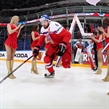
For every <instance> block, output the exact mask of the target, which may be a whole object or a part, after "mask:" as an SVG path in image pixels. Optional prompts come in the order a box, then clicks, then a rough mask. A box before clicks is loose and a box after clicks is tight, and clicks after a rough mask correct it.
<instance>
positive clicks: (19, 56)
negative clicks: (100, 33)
mask: <svg viewBox="0 0 109 109" xmlns="http://www.w3.org/2000/svg"><path fill="white" fill-rule="evenodd" d="M92 54H93V53H92ZM31 55H32V52H31V51H16V53H15V57H14V60H15V61H17V62H23V61H24V60H26V59H27V58H29V57H30V56H31ZM44 56H45V51H43V50H42V51H40V53H39V56H38V57H37V62H38V63H40V64H43V63H44V62H43V58H44ZM72 57H73V56H72ZM58 58H59V57H57V58H56V59H55V60H54V63H56V62H57V60H58ZM93 59H94V55H93ZM0 60H6V52H5V51H0ZM82 60H83V61H82V63H81V64H72V66H87V67H89V66H90V65H89V59H88V56H87V53H86V52H84V53H83V54H82ZM28 62H31V59H30V60H29V61H28ZM103 65H104V66H106V65H107V55H106V53H104V54H103Z"/></svg>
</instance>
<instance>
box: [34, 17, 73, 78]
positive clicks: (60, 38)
mask: <svg viewBox="0 0 109 109" xmlns="http://www.w3.org/2000/svg"><path fill="white" fill-rule="evenodd" d="M40 22H41V25H42V27H41V35H40V39H39V42H38V44H37V46H36V47H35V48H34V51H33V54H34V56H37V55H38V53H39V50H40V47H41V45H42V44H43V42H44V40H45V37H46V38H48V39H51V40H52V42H53V43H51V45H50V47H49V48H48V50H47V51H46V53H45V57H44V63H45V65H46V68H47V70H48V73H46V74H45V75H44V76H45V77H46V78H50V77H54V75H55V71H54V69H53V65H52V61H53V59H54V58H55V56H56V55H58V56H62V66H63V67H64V68H69V66H70V63H71V46H70V43H69V41H70V39H71V34H70V32H69V31H67V30H66V29H65V28H64V27H63V26H62V25H61V24H59V23H58V22H55V21H51V20H50V18H49V16H48V15H43V16H41V18H40Z"/></svg>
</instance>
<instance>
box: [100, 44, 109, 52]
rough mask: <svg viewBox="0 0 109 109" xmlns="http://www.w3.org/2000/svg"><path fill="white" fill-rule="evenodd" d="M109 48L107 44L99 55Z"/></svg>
mask: <svg viewBox="0 0 109 109" xmlns="http://www.w3.org/2000/svg"><path fill="white" fill-rule="evenodd" d="M108 46H109V43H108V44H107V45H106V46H105V47H104V49H103V50H102V51H101V53H103V52H104V50H106V48H107V47H108Z"/></svg>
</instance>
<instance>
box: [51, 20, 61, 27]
mask: <svg viewBox="0 0 109 109" xmlns="http://www.w3.org/2000/svg"><path fill="white" fill-rule="evenodd" d="M51 25H53V26H55V27H62V25H61V24H60V23H58V22H56V21H51Z"/></svg>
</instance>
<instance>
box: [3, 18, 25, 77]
mask: <svg viewBox="0 0 109 109" xmlns="http://www.w3.org/2000/svg"><path fill="white" fill-rule="evenodd" d="M18 22H19V17H18V16H13V17H12V18H11V21H10V23H8V25H7V31H8V38H7V39H6V41H5V43H4V44H5V48H6V53H7V60H6V65H7V69H8V74H10V73H11V72H12V69H13V63H14V61H13V59H14V55H15V51H16V49H17V47H18V45H17V38H18V36H19V34H20V31H21V29H22V28H23V27H24V25H21V24H20V25H18ZM9 78H10V79H14V78H16V77H15V76H14V75H13V74H12V75H10V76H9Z"/></svg>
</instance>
